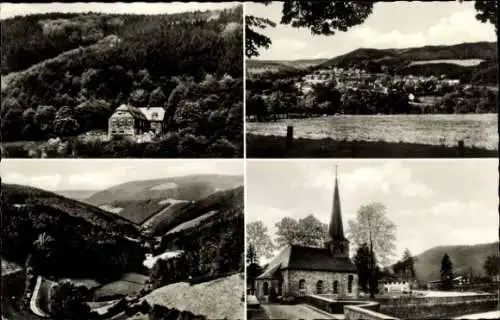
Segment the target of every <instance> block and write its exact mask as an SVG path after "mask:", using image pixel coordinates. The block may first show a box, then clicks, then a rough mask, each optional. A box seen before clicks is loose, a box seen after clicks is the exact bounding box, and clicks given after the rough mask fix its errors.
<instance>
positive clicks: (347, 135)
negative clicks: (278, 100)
mask: <svg viewBox="0 0 500 320" xmlns="http://www.w3.org/2000/svg"><path fill="white" fill-rule="evenodd" d="M497 122H498V116H497V114H424V115H408V114H405V115H340V116H326V117H319V118H308V119H288V120H279V121H276V122H248V123H247V125H246V130H247V134H251V135H254V136H277V137H279V136H285V135H286V127H287V126H288V125H292V126H293V127H294V138H295V139H297V138H303V139H307V140H321V139H333V140H335V141H344V142H350V141H357V142H359V141H364V142H387V143H400V144H420V145H429V146H444V147H456V146H457V143H458V141H459V140H462V141H463V142H464V146H465V147H466V148H471V147H474V148H480V149H487V150H492V151H494V150H498V130H497ZM247 143H249V142H248V140H247ZM249 147H250V148H251V146H249ZM250 156H251V155H250Z"/></svg>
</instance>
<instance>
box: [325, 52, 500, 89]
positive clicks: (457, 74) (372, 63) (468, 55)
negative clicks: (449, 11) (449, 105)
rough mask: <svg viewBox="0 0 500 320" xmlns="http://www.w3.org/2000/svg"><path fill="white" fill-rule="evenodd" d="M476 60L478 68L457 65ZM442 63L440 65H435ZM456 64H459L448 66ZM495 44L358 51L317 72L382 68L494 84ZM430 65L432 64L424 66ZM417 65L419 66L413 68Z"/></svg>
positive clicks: (340, 57) (496, 81) (330, 63)
mask: <svg viewBox="0 0 500 320" xmlns="http://www.w3.org/2000/svg"><path fill="white" fill-rule="evenodd" d="M468 59H479V60H480V61H481V63H479V64H478V65H472V66H464V65H460V60H468ZM439 60H442V63H436V62H438V61H439ZM450 60H456V61H457V62H458V63H451V62H450ZM497 60H498V54H497V44H496V43H494V42H471V43H461V44H457V45H450V46H424V47H415V48H405V49H368V48H360V49H356V50H354V51H351V52H349V53H346V54H344V55H340V56H338V57H335V58H332V59H330V60H328V61H325V62H323V63H322V64H320V65H319V66H318V68H324V67H329V66H336V67H342V68H363V69H367V70H368V71H369V72H373V73H377V72H381V71H382V69H381V68H382V66H385V67H387V68H388V69H389V71H390V72H393V73H396V74H403V75H406V74H413V75H422V76H432V75H433V76H440V75H442V74H446V75H447V76H448V77H450V78H454V79H460V80H462V82H467V83H468V82H472V83H474V84H478V85H479V84H497V83H498V79H497V73H498V68H497ZM425 61H429V62H430V61H432V63H425ZM415 62H419V64H415Z"/></svg>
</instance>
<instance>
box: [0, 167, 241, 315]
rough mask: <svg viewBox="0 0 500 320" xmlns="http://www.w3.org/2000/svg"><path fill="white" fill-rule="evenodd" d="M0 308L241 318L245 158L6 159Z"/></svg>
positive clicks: (15, 311) (55, 312)
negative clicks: (0, 304) (0, 299)
mask: <svg viewBox="0 0 500 320" xmlns="http://www.w3.org/2000/svg"><path fill="white" fill-rule="evenodd" d="M1 175H2V199H1V200H2V201H1V203H0V204H1V210H2V252H1V258H2V318H3V319H40V318H44V319H48V320H51V319H66V320H70V319H86V320H91V319H150V320H153V319H186V320H191V319H193V320H194V319H202V320H203V319H206V320H208V319H244V317H245V315H244V311H245V303H244V297H245V277H244V261H245V259H244V251H245V250H244V246H245V245H244V232H245V229H244V212H243V201H244V187H243V184H244V182H243V180H244V165H243V160H240V159H234V160H231V159H227V160H202V161H201V160H133V159H128V160H119V159H114V160H101V159H98V160H91V159H79V160H75V159H62V160H53V159H38V160H37V159H26V160H22V159H15V160H14V159H4V160H3V161H2V163H1Z"/></svg>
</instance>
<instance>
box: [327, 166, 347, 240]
mask: <svg viewBox="0 0 500 320" xmlns="http://www.w3.org/2000/svg"><path fill="white" fill-rule="evenodd" d="M337 167H338V166H337V165H335V189H334V191H333V207H332V217H331V220H330V226H329V228H328V235H329V236H330V238H331V239H339V240H344V239H345V237H344V226H343V224H342V212H341V209H340V195H339V184H338V178H337Z"/></svg>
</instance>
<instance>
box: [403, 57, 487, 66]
mask: <svg viewBox="0 0 500 320" xmlns="http://www.w3.org/2000/svg"><path fill="white" fill-rule="evenodd" d="M483 61H484V60H483V59H437V60H420V61H412V62H411V63H410V66H413V65H419V64H432V63H451V64H456V65H459V66H462V67H474V66H477V65H479V64H480V63H481V62H483Z"/></svg>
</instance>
